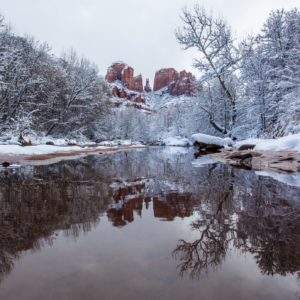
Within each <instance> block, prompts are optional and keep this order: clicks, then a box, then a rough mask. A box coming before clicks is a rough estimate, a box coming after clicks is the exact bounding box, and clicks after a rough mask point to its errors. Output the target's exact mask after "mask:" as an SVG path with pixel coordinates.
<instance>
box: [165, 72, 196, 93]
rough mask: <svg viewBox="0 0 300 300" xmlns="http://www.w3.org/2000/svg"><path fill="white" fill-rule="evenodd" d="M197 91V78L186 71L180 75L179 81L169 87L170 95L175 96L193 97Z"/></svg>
mask: <svg viewBox="0 0 300 300" xmlns="http://www.w3.org/2000/svg"><path fill="white" fill-rule="evenodd" d="M195 91H196V79H195V76H194V75H193V74H192V73H190V72H186V71H181V72H180V73H179V76H178V79H177V80H175V81H174V82H172V83H171V84H170V85H169V93H170V95H173V96H180V95H193V94H194V93H195Z"/></svg>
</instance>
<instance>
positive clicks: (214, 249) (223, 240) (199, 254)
mask: <svg viewBox="0 0 300 300" xmlns="http://www.w3.org/2000/svg"><path fill="white" fill-rule="evenodd" d="M214 169H215V167H211V168H210V169H209V172H208V178H207V180H208V182H209V184H208V185H205V186H206V187H207V188H206V190H205V192H204V195H203V197H201V200H200V202H199V207H198V212H199V215H200V219H198V220H197V221H195V222H194V223H192V224H191V226H192V229H193V230H199V232H200V238H199V239H197V240H195V241H193V242H186V241H185V240H179V242H178V245H177V247H176V248H175V250H174V252H173V255H174V256H175V257H176V258H177V259H179V260H180V264H179V265H178V268H179V269H180V274H181V275H184V274H185V273H189V274H190V276H191V277H192V278H194V277H198V276H199V275H200V274H201V271H203V270H204V271H207V270H208V268H210V267H212V268H216V267H217V266H218V265H219V264H221V262H222V261H223V260H224V258H225V256H226V252H227V249H228V245H229V243H230V241H232V240H233V239H234V237H235V234H236V231H235V229H234V226H233V222H232V221H231V220H230V218H228V215H227V213H230V212H232V208H231V207H230V205H231V201H232V196H233V184H232V177H233V173H232V172H227V171H226V170H224V169H223V170H222V172H221V173H217V174H214V172H213V171H214ZM215 175H217V176H215ZM220 175H221V177H222V181H221V182H220V183H219V184H218V185H215V184H212V183H213V182H214V181H215V180H217V181H218V180H219V179H220ZM211 187H214V188H215V190H214V191H212V190H211ZM202 192H203V191H202ZM204 199H205V201H204ZM208 207H209V209H208Z"/></svg>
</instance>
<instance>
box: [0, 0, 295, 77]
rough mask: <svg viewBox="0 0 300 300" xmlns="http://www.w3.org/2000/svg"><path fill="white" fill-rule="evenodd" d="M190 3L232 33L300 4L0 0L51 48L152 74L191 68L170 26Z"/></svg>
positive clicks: (250, 29)
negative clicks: (120, 62) (221, 20)
mask: <svg viewBox="0 0 300 300" xmlns="http://www.w3.org/2000/svg"><path fill="white" fill-rule="evenodd" d="M195 3H199V4H201V5H203V6H204V7H205V8H206V9H207V10H212V11H213V12H214V13H215V14H216V15H221V16H223V17H225V18H226V19H227V21H228V23H229V24H230V25H231V26H232V28H233V31H234V32H235V33H236V34H237V35H238V36H243V35H245V34H246V33H256V32H258V31H259V29H260V28H261V26H262V24H263V23H264V21H265V19H266V18H267V16H268V14H269V12H270V11H271V10H272V9H280V8H286V9H289V8H293V7H298V8H299V7H300V1H299V0H199V1H195V0H152V1H151V0H0V12H1V13H2V14H3V15H4V16H5V18H6V21H7V22H9V23H10V24H11V25H12V26H13V28H14V30H15V31H16V32H17V33H20V34H29V35H32V36H34V37H36V38H37V39H38V40H40V41H47V42H48V43H49V44H50V46H51V47H52V49H53V52H54V53H56V54H61V53H62V52H63V51H64V50H68V49H69V48H74V49H75V50H76V51H77V52H78V53H79V54H81V55H84V56H85V57H87V58H89V59H90V60H92V61H93V62H95V63H96V64H97V65H98V66H99V70H100V73H101V74H103V75H104V74H105V73H106V69H107V67H108V66H109V65H110V64H111V63H112V62H114V61H116V60H123V61H125V62H126V63H128V64H129V65H131V66H132V67H134V69H135V72H136V74H138V73H142V74H143V76H144V78H145V77H150V78H151V80H152V79H153V76H154V73H155V71H157V70H158V69H160V68H163V67H174V68H176V69H178V70H181V69H187V70H191V71H192V70H193V69H192V67H191V64H192V56H193V53H191V52H186V51H183V50H181V48H180V46H179V45H178V43H177V41H176V39H175V36H174V30H175V29H176V28H177V27H178V26H179V25H180V19H179V14H180V11H181V8H182V7H184V6H193V5H194V4H195Z"/></svg>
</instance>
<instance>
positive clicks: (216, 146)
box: [191, 133, 233, 151]
mask: <svg viewBox="0 0 300 300" xmlns="http://www.w3.org/2000/svg"><path fill="white" fill-rule="evenodd" d="M191 140H192V144H193V145H194V146H196V147H198V148H200V149H203V150H205V151H218V150H220V149H222V148H228V147H231V146H232V144H233V141H232V139H230V138H224V139H222V138H220V137H217V136H212V135H207V134H203V133H197V134H194V135H192V137H191Z"/></svg>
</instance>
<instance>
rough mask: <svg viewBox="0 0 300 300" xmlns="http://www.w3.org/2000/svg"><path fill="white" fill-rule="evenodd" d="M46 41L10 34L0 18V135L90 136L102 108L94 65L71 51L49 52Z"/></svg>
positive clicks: (100, 83)
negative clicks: (62, 53) (66, 52)
mask: <svg viewBox="0 0 300 300" xmlns="http://www.w3.org/2000/svg"><path fill="white" fill-rule="evenodd" d="M49 51H50V48H49V46H48V45H47V44H41V43H39V42H37V41H35V40H34V39H33V38H30V37H20V36H17V35H15V34H14V33H13V32H12V30H11V29H10V27H9V26H7V25H6V24H5V22H4V18H3V17H1V19H0V135H3V134H5V133H11V134H12V135H17V134H19V133H22V132H23V133H24V134H27V133H28V132H30V131H31V130H34V131H35V132H40V133H43V134H44V135H54V136H68V137H72V136H74V137H78V136H85V137H87V138H93V134H94V132H95V128H97V127H99V126H100V127H101V126H102V124H101V119H102V117H103V116H104V115H105V114H106V111H107V87H106V84H105V82H104V80H103V79H102V78H101V77H100V76H99V75H98V69H97V67H96V66H95V65H94V64H92V63H90V62H89V61H88V60H87V59H85V58H79V57H78V56H77V55H76V53H75V52H74V51H70V52H69V53H68V54H65V55H63V56H62V57H55V56H54V55H52V54H50V52H49Z"/></svg>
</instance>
